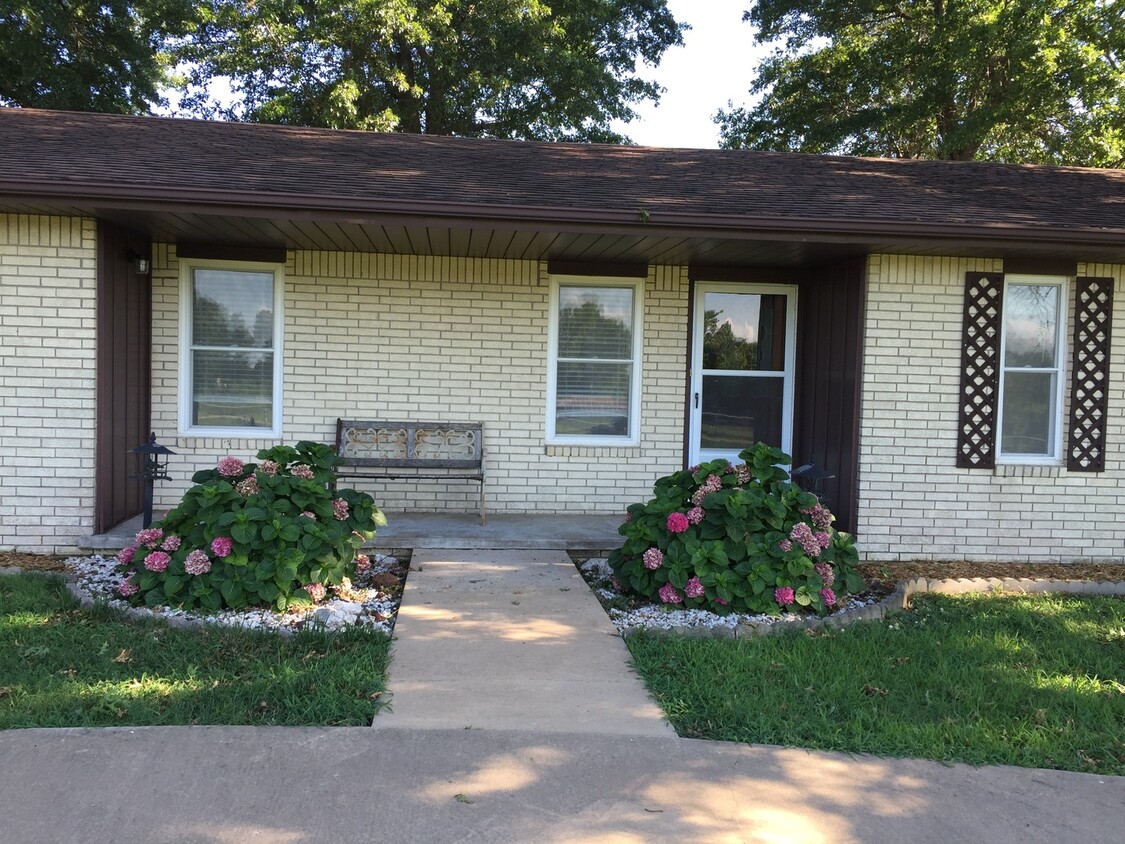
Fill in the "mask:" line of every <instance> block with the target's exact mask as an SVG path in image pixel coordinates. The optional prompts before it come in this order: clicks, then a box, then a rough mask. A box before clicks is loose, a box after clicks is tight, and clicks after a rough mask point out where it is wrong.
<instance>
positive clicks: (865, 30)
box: [716, 0, 1125, 167]
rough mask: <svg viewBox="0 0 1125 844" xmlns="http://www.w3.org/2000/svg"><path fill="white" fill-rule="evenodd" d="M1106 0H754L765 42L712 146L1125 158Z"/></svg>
mask: <svg viewBox="0 0 1125 844" xmlns="http://www.w3.org/2000/svg"><path fill="white" fill-rule="evenodd" d="M1123 12H1125V10H1123V9H1122V4H1121V3H1120V2H1118V0H897V1H896V0H758V2H756V3H755V4H754V6H753V8H752V9H751V10H750V11H748V12H747V13H746V14H745V15H744V16H743V19H744V20H747V21H750V22H751V23H753V24H754V25H755V26H756V27H758V33H757V40H758V41H759V42H761V43H768V42H775V43H776V44H777V46H776V49H775V51H774V52H773V54H772V55H770V56H769V57H768V58H766V59H765V60H764V62H763V63H762V65H761V67H760V69H759V74H758V76H757V78H756V80H755V81H754V83H753V87H752V88H751V89H750V90H751V93H752V94H757V95H761V100H760V101H759V102H758V104H757V105H754V106H752V107H749V108H732V109H730V110H725V111H721V112H720V113H719V114H718V116H717V117H716V122H718V123H719V124H720V127H721V138H722V145H723V146H726V147H755V148H759V149H772V150H790V151H798V152H814V153H824V152H842V153H846V154H852V155H874V156H887V157H895V158H938V159H953V160H968V159H991V160H996V161H1010V162H1037V163H1054V164H1074V165H1085V166H1106V167H1120V166H1123V164H1125V102H1123V98H1122V95H1123V91H1125V69H1123V68H1122V64H1121V62H1122V61H1123V60H1125V16H1123Z"/></svg>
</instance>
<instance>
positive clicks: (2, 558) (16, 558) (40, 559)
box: [0, 551, 66, 571]
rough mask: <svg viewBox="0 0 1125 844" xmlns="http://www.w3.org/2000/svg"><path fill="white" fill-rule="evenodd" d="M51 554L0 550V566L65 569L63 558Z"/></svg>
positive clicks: (37, 569) (38, 569)
mask: <svg viewBox="0 0 1125 844" xmlns="http://www.w3.org/2000/svg"><path fill="white" fill-rule="evenodd" d="M65 559H66V557H58V556H55V555H53V554H25V553H22V552H20V551H0V566H5V567H7V566H18V567H19V568H21V569H28V570H32V569H34V570H35V571H66V566H64V565H63V560H65Z"/></svg>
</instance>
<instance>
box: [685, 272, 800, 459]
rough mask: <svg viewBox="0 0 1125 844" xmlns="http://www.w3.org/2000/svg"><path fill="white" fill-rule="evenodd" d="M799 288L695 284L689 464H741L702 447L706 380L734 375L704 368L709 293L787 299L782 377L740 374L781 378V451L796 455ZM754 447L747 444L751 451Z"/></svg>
mask: <svg viewBox="0 0 1125 844" xmlns="http://www.w3.org/2000/svg"><path fill="white" fill-rule="evenodd" d="M798 290H799V288H798V287H797V285H795V284H748V283H742V282H721V281H699V282H696V284H695V294H694V295H695V301H694V303H693V308H694V320H693V325H692V338H691V394H690V396H689V401H690V405H689V414H688V461H689V462H690V463H692V464H696V463H701V462H704V461H709V460H718V459H720V457H723V456H725V457H726V458H727V459H728V460H730V461H731V462H732V463H737V462H738V455H737V452H728V453H725V454H720V453H718V452H719V451H720V450H719V449H708V451H712V452H716V453H714V454H709V455H707V456H706V457H704V456H703V454H702V451H703V449H702V448H701V446H700V442H699V441H700V432H701V431H702V428H703V407H702V404H703V402H702V397H703V378H704V376H706V375H712V374H719V375H732V374H736V373H732V372H730V371H727V370H710V369H704V368H703V330H704V325H703V322H704V319H705V318H706V312H705V310H704V307H703V303H704V300H705V297H706V294H708V293H742V294H748V295H759V296H785V297H786V299H785V364H784V369H783V370H782V371H781V373H780V374H779V373H778V372H777V371H776V370H766V371H761V372H758V371H754V370H746V371H743V372H740V373H737V375H738V377H742V378H781V384H782V386H781V401H782V407H781V445H780V446H779V448H781V450H782V451H784V452H785V453H786V454H792V453H793V407H794V402H795V394H796V393H795V386H794V385H795V382H796V377H797V376H796V373H797V293H798ZM751 445H753V443H747V444H746V445H745V446H744V448H749V447H750V446H751Z"/></svg>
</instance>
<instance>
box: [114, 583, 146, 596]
mask: <svg viewBox="0 0 1125 844" xmlns="http://www.w3.org/2000/svg"><path fill="white" fill-rule="evenodd" d="M140 591H141V587H139V586H138V585H137V584H135V583H134V582H133V581H132V580H125V581H123V582H122V583H121V584H120V585H119V586H118V587H117V594H118V595H120V596H121V597H122V598H129V597H131V596H133V595H136V594H137V593H138V592H140Z"/></svg>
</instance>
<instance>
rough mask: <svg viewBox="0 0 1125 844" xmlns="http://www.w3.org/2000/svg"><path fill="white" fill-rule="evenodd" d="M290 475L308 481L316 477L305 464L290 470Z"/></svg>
mask: <svg viewBox="0 0 1125 844" xmlns="http://www.w3.org/2000/svg"><path fill="white" fill-rule="evenodd" d="M289 474H291V475H292V476H293V477H295V478H304V479H305V480H306V481H311V480H312V479H313V477H314V472H313V470H312V469H311V468H310V467H309V466H306V465H305V464H304V463H298V464H297V465H296V466H294V467H293V468H292V469H290V470H289Z"/></svg>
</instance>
